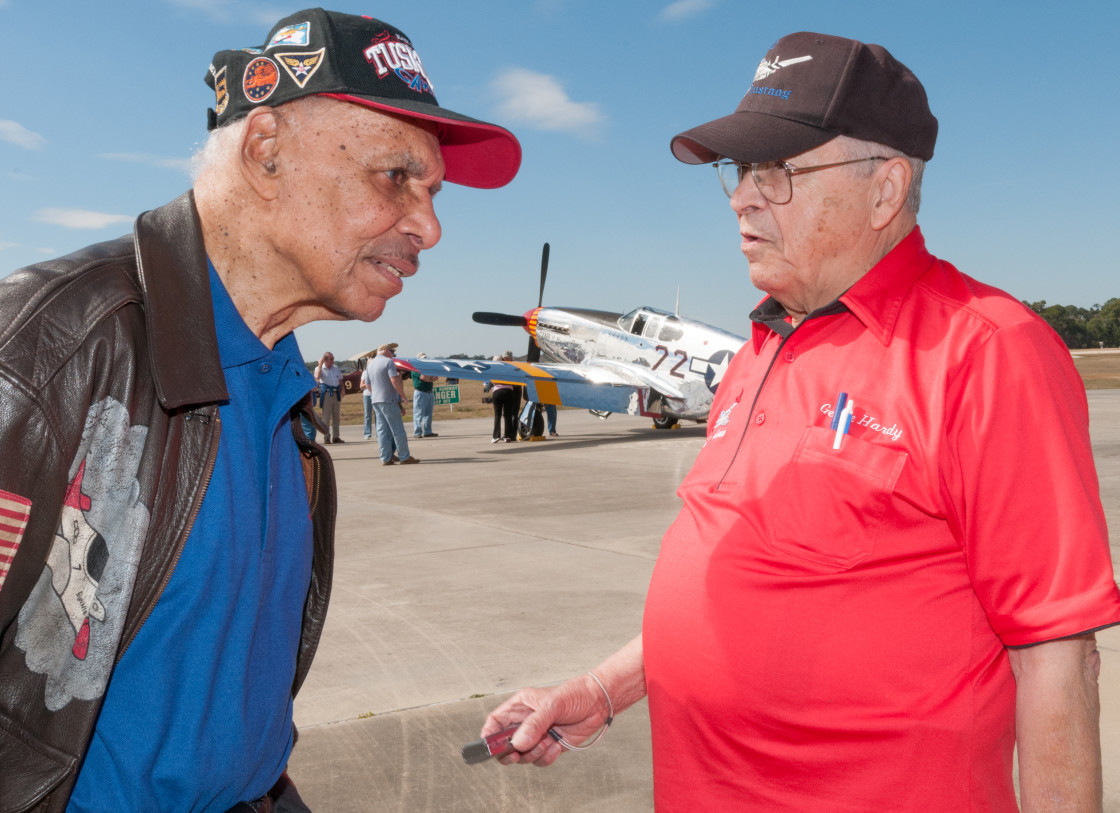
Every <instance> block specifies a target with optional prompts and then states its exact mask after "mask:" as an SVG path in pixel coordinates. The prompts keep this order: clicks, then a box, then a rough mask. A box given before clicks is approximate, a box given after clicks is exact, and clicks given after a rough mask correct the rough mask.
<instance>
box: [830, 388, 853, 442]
mask: <svg viewBox="0 0 1120 813" xmlns="http://www.w3.org/2000/svg"><path fill="white" fill-rule="evenodd" d="M836 402H837V404H840V403H841V402H843V407H841V408H840V410H839V411H837V413H836V414H835V415H833V416H832V424H831V427H832V428H833V429H835V430H836V437H834V438H833V439H832V449H833V451H836V450H838V449H839V448H840V444H841V443H843V441H844V435H846V434H848V430H849V429H850V428H851V426H852V412H853V411H854V410H855V404H856V402H855V401H853V400H852V399H850V398H848V394H847V393H846V392H842V393H840V398H837V399H836Z"/></svg>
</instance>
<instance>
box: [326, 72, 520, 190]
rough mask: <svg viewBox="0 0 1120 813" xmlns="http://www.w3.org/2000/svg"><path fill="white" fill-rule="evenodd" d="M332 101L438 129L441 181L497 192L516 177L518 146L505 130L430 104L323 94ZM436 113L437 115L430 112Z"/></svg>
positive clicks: (518, 165) (515, 139)
mask: <svg viewBox="0 0 1120 813" xmlns="http://www.w3.org/2000/svg"><path fill="white" fill-rule="evenodd" d="M322 95H323V96H329V97H331V98H332V99H340V100H341V101H344V102H353V103H354V104H360V105H364V106H366V107H372V108H375V109H377V110H384V111H385V112H387V113H394V114H396V115H398V116H407V117H408V118H414V119H422V120H424V121H432V122H435V123H437V124H439V125H440V132H439V144H440V151H441V152H442V153H443V163H444V167H445V169H446V174H445V175H444V180H446V181H448V182H450V183H457V184H462V185H463V186H472V187H475V188H477V189H497V188H498V187H499V186H505V185H506V184H507V183H509V182H510V181H512V180H513V178H514V176H515V175H517V170H518V169H519V168H520V167H521V144H520V143H519V142H518V140H517V138H516V137H515V136H514V135H513V133H511V132H510V131H509V130H507V129H505V128H504V127H499V126H498V125H496V124H489V123H487V122H485V121H478V120H477V119H472V118H469V117H467V116H463V115H460V114H459V113H453V112H451V111H450V110H445V109H443V108H442V107H434V106H433V105H430V104H417V105H415V108H419V109H413V106H411V105H408V106H406V105H405V104H402V103H401V102H400V101H399V100H396V99H393V100H386V99H373V98H368V97H363V96H353V95H350V94H346V93H324V94H322ZM437 110H438V111H439V112H438V113H435V112H432V111H437Z"/></svg>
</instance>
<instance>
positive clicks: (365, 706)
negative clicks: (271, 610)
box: [289, 391, 1120, 813]
mask: <svg viewBox="0 0 1120 813" xmlns="http://www.w3.org/2000/svg"><path fill="white" fill-rule="evenodd" d="M1089 403H1090V411H1091V431H1092V435H1093V447H1094V453H1095V456H1096V460H1097V466H1098V473H1099V476H1100V482H1101V495H1102V499H1103V501H1104V504H1105V511H1106V516H1107V518H1108V522H1109V527H1110V528H1113V529H1117V528H1120V391H1093V392H1090V393H1089ZM649 426H650V424H649V422H648V421H647V420H645V419H639V418H631V417H627V416H618V415H616V416H612V417H611V418H610V419H608V420H606V421H601V420H599V419H598V418H595V417H593V416H591V415H589V414H588V413H586V412H580V411H575V410H570V411H569V410H565V411H562V412H561V413H560V419H559V426H558V430H559V432H560V434H561V437H559V438H554V439H550V440H547V441H544V442H537V443H526V442H521V443H517V444H491V443H490V427H491V422H490V420H489V419H467V420H460V421H439V420H438V419H437V421H436V423H435V427H434V428H435V431H436V432H438V433H439V437H438V438H425V439H422V440H416V441H414V442H413V441H410V443H411V446H412V453H413V454H414V455H415V456H416V457H418V458H420V459H421V460H422V461H423V462H422V463H421V464H420V465H418V466H403V467H402V466H382V465H381V463H380V461H379V460H378V455H377V444H376V441H373V440H371V441H365V440H363V438H362V435H361V427H360V426H349V427H344V428H343V438H344V439H345V440H346V441H347V442H346V443H344V444H340V445H333V446H330V447H328V448H329V449H330V450H331V454H332V456H333V458H334V462H335V468H336V471H337V474H338V479H339V512H338V514H339V515H338V530H337V536H336V543H337V558H336V563H335V578H334V590H333V594H332V598H331V609H330V614H329V616H328V618H327V624H326V628H325V630H324V633H323V639H322V643H321V644H320V646H319V652H318V655H317V657H316V660H315V663H314V666H313V667H312V669H311V673H310V675H309V676H308V679H307V682H306V683H305V684H304V687H303V690H302V691H301V693H300V695H299V697H298V698H297V700H296V705H295V719H296V724H297V726H298V727H299V730H300V739H299V742H298V743H297V745H296V747H295V750H294V751H293V753H292V758H291V762H290V764H289V772H290V774H291V776H292V778H293V779H294V780H295V782H296V784H297V786H298V787H299V789H300V793H301V794H302V795H303V798H304V800H305V801H306V802H307V803H308V804H309V805H310V806H311V807H312V808H313V809H314V810H316V811H318V812H329V813H334V812H336V811H338V812H339V813H342V812H344V813H358V812H360V811H379V812H380V811H437V812H438V813H460V812H461V813H473V812H474V811H479V813H483V812H484V813H504V811H518V812H519V813H528V812H530V811H531V812H532V813H554V812H555V813H578V812H579V811H588V812H590V811H604V813H606V812H607V811H609V812H610V813H629V812H630V811H649V810H652V808H653V801H652V793H651V768H650V745H649V715H648V712H647V709H646V707H645V704H644V703H641V704H639V705H637V706H634V707H633V708H631V709H630V710H629V711H627V712H626V713H624V714H622V715H620V716H619V717H618V718H617V719H616V721H615V724H614V725H613V726H612V727H611V730H610V731H609V732H607V735H606V736H605V737H604V739H603V741H602V742H601V743H600V744H599V745H597V746H595V749H594V750H592V751H588V752H586V753H572V754H565V755H564V756H563V757H562V758H561V759H560V760H559V761H558V762H557V764H556V765H554V766H552V767H550V768H547V769H537V768H526V767H512V768H503V767H501V766H499V765H497V764H493V763H484V764H481V765H475V766H468V765H466V764H464V762H463V760H462V758H461V756H460V748H461V746H462V745H463V744H464V743H466V742H468V741H470V740H473V739H475V738H476V737H477V736H478V730H479V727H480V726H481V724H482V722H483V720H484V719H485V717H486V714H487V713H488V712H489V710H490V709H492V708H493V707H494V706H496V705H497V704H498V703H499V702H501V700H502V699H503V698H504V697H505V696H506V695H507V694H508V693H510V692H512V691H515V690H516V689H519V688H521V687H522V686H528V685H547V684H552V683H558V682H560V681H562V680H564V679H566V678H568V677H571V676H572V675H575V674H578V673H580V672H584V671H587V670H588V669H591V668H592V667H594V666H595V665H596V664H597V663H598V662H599V661H600V660H602V659H603V658H604V657H605V656H606V655H609V654H610V653H611V652H613V651H614V650H615V649H617V648H618V647H620V646H621V645H623V644H624V643H626V641H628V640H629V639H630V638H632V637H633V636H634V635H635V634H637V632H638V631H639V629H640V625H641V616H642V604H643V601H644V597H645V592H646V587H647V584H648V582H649V577H650V574H651V572H652V570H653V564H654V560H655V558H656V556H657V552H658V548H659V546H660V542H661V536H662V534H663V533H664V531H665V529H666V528H667V527H668V526H669V524H670V523H671V522H672V520H673V518H674V517H675V516H676V513H677V510H678V508H679V501H678V499H677V497H676V494H675V491H676V487H677V485H678V484H679V483H680V481H681V479H682V478H683V477H684V475H685V474H686V473H687V471H688V469H689V467H690V466H691V464H692V461H693V459H694V458H695V457H696V454H697V452H698V451H699V450H700V447H701V445H702V444H703V439H704V428H703V427H702V426H697V425H694V424H686V425H685V426H684V427H682V428H681V429H679V430H674V431H654V430H652V429H651V428H649ZM408 429H409V430H411V426H408ZM1112 551H1113V560H1114V561H1115V562H1120V540H1117V539H1116V535H1115V534H1114V537H1113V546H1112ZM1098 640H1099V642H1100V649H1101V654H1102V661H1103V670H1102V675H1101V696H1102V716H1101V729H1102V743H1103V749H1104V765H1105V810H1106V811H1107V813H1120V627H1118V628H1113V629H1110V630H1106V631H1104V632H1102V633H1100V634H1099V635H1098Z"/></svg>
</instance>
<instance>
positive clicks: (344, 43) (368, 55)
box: [205, 8, 521, 189]
mask: <svg viewBox="0 0 1120 813" xmlns="http://www.w3.org/2000/svg"><path fill="white" fill-rule="evenodd" d="M205 80H206V84H207V85H209V86H210V88H211V89H212V90H213V91H214V98H215V102H214V108H213V109H212V110H210V111H208V114H209V115H208V129H210V130H213V129H214V128H215V127H221V126H223V125H225V124H229V123H230V122H232V121H237V120H238V119H240V118H243V117H245V116H247V115H248V114H249V111H251V110H253V109H254V108H256V107H260V106H271V107H274V106H276V105H281V104H284V103H285V102H290V101H292V100H294V99H298V98H300V97H302V96H311V95H321V96H330V97H332V98H336V99H341V100H343V101H347V102H354V103H356V104H361V105H365V106H367V107H372V108H375V109H378V110H384V111H387V112H389V113H395V114H397V115H403V116H408V117H411V118H416V119H422V120H424V121H432V122H435V123H436V124H438V125H439V143H440V149H441V152H442V153H443V161H444V165H445V167H446V179H447V180H448V181H450V182H451V183H458V184H463V185H464V186H474V187H479V188H483V189H493V188H495V187H499V186H504V185H505V184H507V183H509V182H510V181H511V180H513V177H514V176H515V175H516V174H517V170H518V168H519V167H520V166H521V145H520V143H518V141H517V139H516V138H515V137H514V135H513V133H511V132H509V131H508V130H506V129H505V128H503V127H499V126H498V125H496V124H489V123H487V122H484V121H479V120H478V119H472V118H470V117H468V116H464V115H462V114H461V113H454V112H452V111H450V110H447V109H446V108H443V107H440V106H439V103H438V102H437V101H436V97H435V92H434V90H433V88H432V82H431V80H430V79H429V78H428V74H427V72H426V71H425V69H424V65H423V63H422V62H421V61H420V56H419V54H417V52H416V49H415V48H414V47H413V45H412V41H411V40H409V38H408V37H406V36H405V35H404V32H402V31H401V30H400V29H398V28H394V27H393V26H391V25H389V24H388V23H384V22H382V21H381V20H375V19H374V18H372V17H363V16H358V15H355V14H341V13H339V12H337V11H324V10H323V9H321V8H313V9H306V10H304V11H297V12H296V13H295V14H291V15H289V16H287V17H285V18H284V19H282V20H280V22H278V23H276V25H274V26H273V27H272V30H271V31H269V33H268V36H267V37H266V38H265V41H264V43H263V44H262V45H260V46H259V47H254V48H239V49H232V50H226V51H219V52H218V53H216V54H214V59H213V60H212V61H211V63H210V69H209V71H207V74H206V77H205Z"/></svg>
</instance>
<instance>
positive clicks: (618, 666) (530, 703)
mask: <svg viewBox="0 0 1120 813" xmlns="http://www.w3.org/2000/svg"><path fill="white" fill-rule="evenodd" d="M595 674H596V676H597V677H598V678H599V680H601V681H602V682H603V686H602V687H600V686H599V684H598V683H596V682H595V678H593V677H591V675H588V674H584V675H580V676H579V677H575V678H572V679H571V680H568V681H565V682H564V683H561V684H560V685H559V686H556V687H553V688H547V689H540V688H530V689H522V690H521V691H519V692H518V693H517V694H515V695H514V696H513V697H511V698H510V699H509V700H507V701H506V702H504V703H502V705H500V706H498V708H496V709H494V711H493V712H491V713H490V716H489V717H487V718H486V723H485V724H484V725H483V726H482V736H483V737H487V736H489V735H491V734H494V733H497V732H498V731H501V730H503V729H506V728H509V727H510V726H511V725H516V724H520V728H518V729H517V733H516V734H514V735H513V739H512V740H511V744H512V745H513V747H514V748H515V749H517V750H516V751H514V752H512V753H510V754H507V755H506V756H504V757H502V758H501V759H500V760H499V761H500V762H501V763H502V764H503V765H512V764H514V763H517V762H520V763H523V764H530V765H538V766H541V767H544V766H546V765H551V764H552V763H553V762H555V761H556V760H557V758H558V757H559V756H560V754H561V753H562V752H563V750H564V749H563V747H562V746H561V745H560V743H558V742H556V741H555V740H554V739H552V737H550V736H548V730H549V729H550V728H554V729H556V732H557V733H558V734H560V736H562V737H563V738H564V739H565V740H567V741H568V742H570V743H572V744H573V745H582V744H583V743H584V741H585V740H587V738H588V737H590V736H592V735H593V734H594V733H595V732H596V731H597V730H598V729H599V727H600V726H601V725H603V723H604V722H606V719H607V715H608V714H610V706H613V708H614V713H615V714H618V713H619V712H621V711H623V710H624V709H627V708H629V707H630V706H632V705H634V703H636V702H638V701H639V700H641V699H642V698H643V697H645V694H646V680H645V665H644V662H643V660H642V636H641V635H639V636H637V637H636V638H634V639H633V640H632V641H630V643H628V644H627V645H626V646H624V647H623V648H622V649H620V650H618V652H616V653H614V654H613V655H611V656H610V657H609V658H607V659H606V660H605V661H603V662H602V663H601V664H599V665H598V666H597V667H595ZM604 689H605V690H606V691H607V692H609V693H610V697H611V704H610V705H608V703H607V698H606V697H605V696H604V694H603V692H604Z"/></svg>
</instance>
